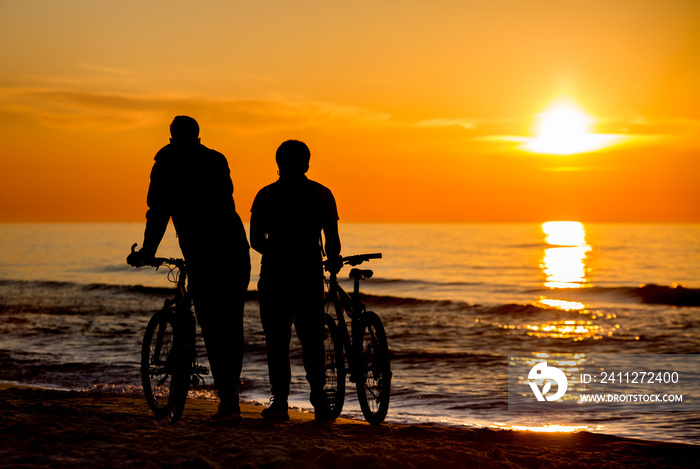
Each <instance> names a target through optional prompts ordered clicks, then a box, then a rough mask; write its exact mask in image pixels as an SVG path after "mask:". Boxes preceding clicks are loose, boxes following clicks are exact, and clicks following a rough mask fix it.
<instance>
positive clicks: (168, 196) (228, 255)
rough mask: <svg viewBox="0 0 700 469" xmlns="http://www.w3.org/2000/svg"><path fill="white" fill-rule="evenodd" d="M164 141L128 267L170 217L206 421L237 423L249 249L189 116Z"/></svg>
mask: <svg viewBox="0 0 700 469" xmlns="http://www.w3.org/2000/svg"><path fill="white" fill-rule="evenodd" d="M170 135H171V137H172V138H171V139H170V143H169V144H168V145H166V146H165V147H163V148H162V149H161V150H160V151H159V152H158V153H157V154H156V157H155V163H154V165H153V170H152V171H151V184H150V187H149V189H148V199H147V203H148V212H147V213H146V230H145V233H144V239H143V247H142V248H141V250H140V251H137V252H135V253H134V254H132V255H130V256H129V257H128V258H127V262H129V264H131V265H136V266H138V265H143V264H144V263H146V262H147V261H148V259H150V258H153V257H154V256H155V254H156V251H157V249H158V245H159V244H160V242H161V240H162V238H163V235H164V233H165V230H166V227H167V225H168V221H169V220H170V219H171V218H172V220H173V225H174V226H175V231H176V232H177V236H178V240H179V243H180V249H181V250H182V254H183V256H184V257H185V262H186V263H187V266H188V270H189V291H190V292H191V294H192V299H193V301H194V306H195V311H196V314H197V320H198V322H199V325H200V327H201V329H202V335H203V336H204V342H205V344H206V349H207V355H208V357H209V364H210V365H211V371H212V375H213V377H214V384H215V386H216V388H217V391H218V394H219V399H220V401H221V402H220V404H219V410H218V412H217V413H216V414H214V415H213V416H212V420H213V421H216V422H239V421H240V420H241V414H240V407H239V404H238V388H239V384H240V375H241V368H242V363H243V308H244V304H245V296H246V292H247V289H248V283H249V281H250V247H249V245H248V240H247V238H246V233H245V228H244V227H243V223H242V222H241V219H240V217H239V216H238V213H236V207H235V204H234V201H233V183H232V182H231V176H230V171H229V167H228V162H227V161H226V158H225V157H224V155H222V154H221V153H219V152H217V151H214V150H211V149H209V148H207V147H205V146H204V145H202V144H201V142H200V138H199V125H198V124H197V121H196V120H194V119H193V118H191V117H188V116H177V117H175V119H173V122H172V124H170Z"/></svg>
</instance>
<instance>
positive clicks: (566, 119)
mask: <svg viewBox="0 0 700 469" xmlns="http://www.w3.org/2000/svg"><path fill="white" fill-rule="evenodd" d="M592 125H593V118H592V117H590V116H589V115H587V114H586V113H584V112H583V111H581V110H580V109H579V108H578V107H576V106H575V105H573V104H569V103H559V104H556V105H554V106H552V107H550V108H549V109H548V110H546V111H545V112H543V113H542V114H540V115H539V116H538V123H537V127H536V132H535V133H536V135H535V137H534V138H531V139H529V140H528V142H527V143H526V144H525V145H524V149H525V150H527V151H530V152H533V153H544V154H549V155H573V154H577V153H587V152H591V151H596V150H600V149H602V148H605V147H607V146H610V145H611V144H612V143H614V141H615V139H616V137H615V136H613V135H606V134H596V133H592V132H591V127H592Z"/></svg>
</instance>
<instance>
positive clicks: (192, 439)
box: [0, 384, 700, 469]
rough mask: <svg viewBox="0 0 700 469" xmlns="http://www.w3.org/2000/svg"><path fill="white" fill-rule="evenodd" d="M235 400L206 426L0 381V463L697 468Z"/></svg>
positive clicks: (600, 443)
mask: <svg viewBox="0 0 700 469" xmlns="http://www.w3.org/2000/svg"><path fill="white" fill-rule="evenodd" d="M261 410H262V406H254V405H246V406H244V408H243V416H244V418H245V421H244V423H243V424H242V425H240V426H221V425H214V424H212V423H209V422H208V421H207V419H208V417H209V415H211V414H212V413H214V412H215V411H216V402H212V401H206V400H189V401H188V403H187V407H186V408H185V414H184V417H183V419H182V421H181V422H178V423H176V424H171V423H169V422H168V421H166V420H158V419H155V418H154V417H153V415H152V414H151V412H150V410H149V409H148V406H147V405H146V403H145V400H144V399H143V397H142V396H140V395H123V394H109V393H94V392H89V393H88V392H66V391H51V390H39V389H30V388H19V387H13V386H10V385H6V384H4V385H3V384H0V416H1V417H0V467H236V468H239V467H240V468H243V467H265V468H276V467H304V468H358V469H369V468H383V467H387V468H413V467H415V468H440V469H448V468H460V467H553V468H558V467H620V468H622V467H625V468H628V467H697V461H698V460H700V446H695V445H684V444H673V443H660V442H651V441H642V440H634V439H626V438H619V437H613V436H608V435H599V434H592V433H587V432H580V433H561V434H542V433H532V432H514V431H503V430H490V429H470V428H458V427H444V426H435V425H398V424H383V425H381V426H378V427H373V426H370V425H368V424H366V423H365V422H363V421H354V420H343V419H340V420H337V421H336V422H333V423H325V424H317V423H316V422H314V420H313V414H308V413H299V412H291V417H292V418H291V420H289V421H287V422H281V423H273V422H269V421H267V420H265V419H263V418H262V417H261V416H260V411H261Z"/></svg>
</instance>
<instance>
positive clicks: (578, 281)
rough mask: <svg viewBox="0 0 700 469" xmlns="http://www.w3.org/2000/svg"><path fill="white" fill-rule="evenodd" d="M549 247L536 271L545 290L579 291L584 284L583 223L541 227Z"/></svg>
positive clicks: (555, 223) (550, 224)
mask: <svg viewBox="0 0 700 469" xmlns="http://www.w3.org/2000/svg"><path fill="white" fill-rule="evenodd" d="M542 231H543V232H544V234H546V235H547V238H546V239H545V241H546V242H547V244H549V245H550V246H551V247H549V248H546V249H545V250H544V257H543V259H542V264H540V268H542V270H543V271H544V273H545V276H546V282H545V286H547V287H549V288H580V287H582V286H584V285H585V284H586V264H585V262H584V260H585V259H586V253H587V252H588V251H590V250H591V249H592V248H591V247H590V246H589V245H588V244H586V232H585V230H584V228H583V224H581V223H579V222H575V221H550V222H546V223H543V224H542Z"/></svg>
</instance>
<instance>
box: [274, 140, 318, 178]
mask: <svg viewBox="0 0 700 469" xmlns="http://www.w3.org/2000/svg"><path fill="white" fill-rule="evenodd" d="M310 160H311V152H310V151H309V147H307V146H306V144H305V143H304V142H300V141H299V140H287V141H286V142H284V143H282V145H280V146H279V148H278V149H277V153H275V161H277V167H278V168H279V171H280V174H282V173H296V174H304V173H305V172H306V171H307V170H308V169H309V161H310Z"/></svg>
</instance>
